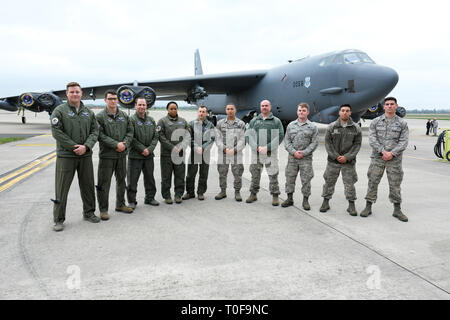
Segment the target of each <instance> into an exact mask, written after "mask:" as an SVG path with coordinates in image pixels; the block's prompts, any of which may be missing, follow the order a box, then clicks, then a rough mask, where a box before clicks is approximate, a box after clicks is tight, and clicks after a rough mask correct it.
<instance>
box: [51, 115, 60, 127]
mask: <svg viewBox="0 0 450 320" xmlns="http://www.w3.org/2000/svg"><path fill="white" fill-rule="evenodd" d="M58 123H59V119H58V118H57V117H54V118H53V119H52V124H53V125H54V126H56V125H57V124H58Z"/></svg>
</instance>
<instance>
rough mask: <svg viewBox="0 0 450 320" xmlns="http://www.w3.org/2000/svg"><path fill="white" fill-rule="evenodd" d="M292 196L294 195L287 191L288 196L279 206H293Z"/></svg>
mask: <svg viewBox="0 0 450 320" xmlns="http://www.w3.org/2000/svg"><path fill="white" fill-rule="evenodd" d="M293 196H294V194H293V193H288V198H287V199H286V201H284V202H283V203H282V204H281V206H282V207H283V208H287V207H290V206H293V205H294V197H293Z"/></svg>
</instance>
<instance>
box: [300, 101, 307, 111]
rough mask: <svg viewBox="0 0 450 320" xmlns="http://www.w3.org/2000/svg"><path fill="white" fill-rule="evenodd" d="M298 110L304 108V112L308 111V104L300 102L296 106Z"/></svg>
mask: <svg viewBox="0 0 450 320" xmlns="http://www.w3.org/2000/svg"><path fill="white" fill-rule="evenodd" d="M298 108H305V109H306V110H308V111H309V109H310V108H309V104H307V103H306V102H301V103H299V104H298V106H297V110H298Z"/></svg>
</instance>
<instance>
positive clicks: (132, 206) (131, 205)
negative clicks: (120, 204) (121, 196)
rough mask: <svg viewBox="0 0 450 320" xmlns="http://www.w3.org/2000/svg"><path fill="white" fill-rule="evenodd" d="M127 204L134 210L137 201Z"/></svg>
mask: <svg viewBox="0 0 450 320" xmlns="http://www.w3.org/2000/svg"><path fill="white" fill-rule="evenodd" d="M128 206H129V207H130V208H131V209H133V210H134V209H136V206H137V202H132V203H128Z"/></svg>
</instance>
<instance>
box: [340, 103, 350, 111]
mask: <svg viewBox="0 0 450 320" xmlns="http://www.w3.org/2000/svg"><path fill="white" fill-rule="evenodd" d="M344 107H347V108H349V109H350V111H352V106H351V105H349V104H348V103H344V104H343V105H341V106H340V107H339V111H341V109H342V108H344Z"/></svg>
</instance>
